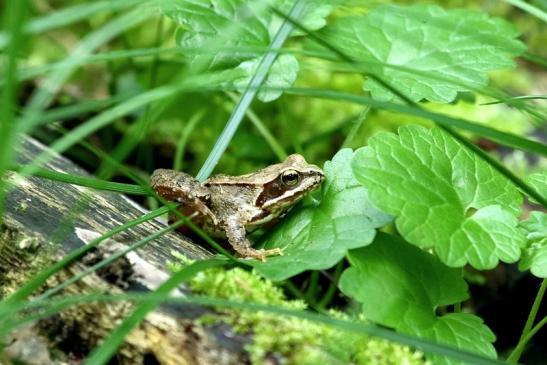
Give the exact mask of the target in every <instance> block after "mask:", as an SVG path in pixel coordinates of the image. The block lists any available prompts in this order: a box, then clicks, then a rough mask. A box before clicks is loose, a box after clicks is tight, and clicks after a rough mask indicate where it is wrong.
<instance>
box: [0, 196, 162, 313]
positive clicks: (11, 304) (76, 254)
mask: <svg viewBox="0 0 547 365" xmlns="http://www.w3.org/2000/svg"><path fill="white" fill-rule="evenodd" d="M170 209H171V206H165V207H162V208H159V209H156V210H153V211H151V212H149V213H147V214H144V215H142V216H140V217H138V218H137V219H134V220H132V221H129V222H127V223H125V224H122V225H121V226H119V227H116V228H114V229H112V230H110V231H108V232H107V233H105V234H104V235H102V236H101V237H99V238H97V239H95V240H93V241H91V242H90V243H89V244H87V245H85V246H82V247H80V248H78V249H76V250H74V251H72V252H71V253H69V254H68V255H66V256H65V257H64V258H63V259H61V260H60V261H58V262H56V263H54V264H53V265H51V266H48V267H46V268H45V269H43V270H42V271H41V272H40V273H38V274H37V275H36V276H34V277H33V278H32V279H31V280H29V281H28V282H26V283H25V284H24V285H23V286H22V287H21V288H19V289H18V290H17V291H16V292H14V293H13V294H11V295H10V296H9V297H7V298H5V299H4V300H2V301H1V302H0V321H1V320H3V319H5V318H6V317H8V316H10V315H11V314H12V313H14V312H15V311H17V309H18V308H20V307H21V302H22V301H24V300H25V299H27V298H28V297H29V296H30V295H31V294H32V293H33V292H34V291H35V290H36V289H38V288H39V287H40V286H42V285H43V284H44V283H45V282H46V280H47V279H48V278H49V277H50V276H52V275H54V274H56V273H57V272H59V271H60V270H62V269H63V268H64V267H65V266H67V265H69V264H70V263H71V262H73V261H75V260H77V259H78V258H80V257H81V256H82V255H84V254H85V253H86V252H88V251H89V250H91V249H93V248H94V247H96V246H98V245H99V244H100V243H101V242H102V241H104V240H106V239H107V238H110V237H112V236H114V235H116V234H118V233H120V232H123V231H125V230H126V229H128V228H131V227H134V226H136V225H138V224H141V223H143V222H146V221H148V220H150V219H154V218H156V217H159V216H160V215H163V214H165V213H167V212H168V211H169V210H170Z"/></svg>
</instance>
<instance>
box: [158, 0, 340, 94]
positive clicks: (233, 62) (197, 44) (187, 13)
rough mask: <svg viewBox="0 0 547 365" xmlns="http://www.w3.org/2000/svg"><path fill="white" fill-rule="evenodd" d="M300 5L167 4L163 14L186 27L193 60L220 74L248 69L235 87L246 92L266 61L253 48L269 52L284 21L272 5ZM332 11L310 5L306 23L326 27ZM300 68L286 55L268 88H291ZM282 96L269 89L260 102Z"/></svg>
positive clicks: (280, 2)
mask: <svg viewBox="0 0 547 365" xmlns="http://www.w3.org/2000/svg"><path fill="white" fill-rule="evenodd" d="M294 3H295V0H272V1H270V2H267V1H266V2H260V1H250V0H215V1H210V0H163V1H162V2H161V3H160V4H161V7H162V10H163V12H164V13H165V14H166V15H167V16H169V17H170V18H172V19H173V20H174V21H175V22H177V23H178V24H180V25H181V26H182V29H183V31H181V32H179V37H178V44H179V46H180V47H181V48H182V49H183V51H184V53H185V54H186V55H188V56H189V57H190V59H191V61H192V62H194V63H197V64H205V65H208V66H209V67H210V68H214V69H226V68H237V69H239V70H242V71H243V75H242V76H241V77H239V78H237V79H236V80H233V82H234V85H235V86H236V87H237V88H238V89H240V90H244V89H245V87H246V86H247V85H248V83H249V80H250V79H251V77H252V75H253V74H254V72H255V70H256V67H257V66H258V63H259V62H260V59H261V56H262V55H261V54H260V53H257V52H256V51H250V49H261V48H263V49H266V48H267V47H268V46H269V45H270V43H271V42H272V39H273V37H274V35H275V33H276V32H277V30H278V29H279V27H280V26H281V24H282V23H283V21H284V19H282V18H280V17H278V16H276V15H274V13H273V12H272V10H271V8H270V5H271V6H274V7H276V8H277V9H279V10H281V11H282V12H284V13H288V12H289V11H290V9H291V8H292V6H293V4H294ZM332 9H333V5H332V4H329V1H327V0H309V1H308V2H307V3H306V4H305V6H304V10H303V14H305V15H304V17H303V19H302V22H303V24H304V25H305V26H306V27H308V29H310V30H317V29H319V28H321V27H323V26H324V25H325V24H326V20H325V18H326V17H327V16H328V15H329V14H330V13H331V11H332ZM292 35H293V36H295V35H300V34H299V33H298V32H293V33H292ZM211 53H212V54H213V55H211ZM298 69H299V67H298V61H297V60H296V58H295V57H294V56H292V55H283V56H280V57H279V58H278V59H277V60H276V62H275V63H274V64H273V66H272V68H271V70H270V72H269V76H268V79H267V80H266V81H265V85H264V86H269V87H275V88H279V87H288V86H291V85H292V84H293V83H294V80H295V79H296V74H297V72H298ZM281 93H282V91H281V90H271V91H268V90H266V91H262V92H260V93H259V94H258V98H259V99H260V100H262V101H271V100H274V99H276V98H277V97H279V96H280V95H281Z"/></svg>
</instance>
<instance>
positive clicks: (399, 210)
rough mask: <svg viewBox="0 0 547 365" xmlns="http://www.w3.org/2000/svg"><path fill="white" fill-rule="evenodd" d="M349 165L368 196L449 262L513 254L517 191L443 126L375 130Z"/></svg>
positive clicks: (486, 263)
mask: <svg viewBox="0 0 547 365" xmlns="http://www.w3.org/2000/svg"><path fill="white" fill-rule="evenodd" d="M353 171H354V174H355V176H356V177H357V180H359V181H360V182H361V183H362V184H363V185H364V186H365V187H366V188H367V189H368V191H369V194H370V199H371V201H372V202H373V203H374V204H375V205H376V206H378V207H379V208H380V209H382V210H383V211H385V212H387V213H389V214H392V215H395V216H396V217H397V218H396V221H395V223H396V226H397V229H398V230H399V232H400V233H401V235H402V236H403V237H404V238H405V239H406V240H407V241H408V242H410V243H412V244H414V245H416V246H419V247H422V248H429V247H432V248H434V250H435V252H436V253H437V255H438V256H439V258H440V259H441V261H443V262H444V263H445V264H447V265H448V266H452V267H461V266H464V265H465V264H467V263H469V264H471V265H472V266H473V267H475V268H477V269H490V268H493V267H495V266H496V265H497V264H498V260H501V261H503V262H515V261H517V260H518V258H519V256H520V251H521V247H522V246H523V245H524V242H525V238H524V235H523V233H522V232H521V231H520V230H519V229H518V227H517V224H518V220H517V217H518V216H519V215H520V209H521V208H520V205H521V203H522V196H521V195H520V194H519V192H518V190H517V189H516V187H515V186H514V185H513V184H512V183H511V182H510V181H509V180H508V179H506V178H505V177H504V176H503V175H501V174H500V173H499V172H498V171H497V170H495V169H494V168H493V167H492V166H491V165H489V164H488V163H486V162H485V161H483V160H482V159H480V158H479V157H478V156H476V155H475V154H474V153H473V152H471V151H470V150H468V149H466V148H465V147H463V146H462V145H461V144H460V143H458V142H457V141H456V140H455V139H453V138H452V137H451V136H449V135H448V134H447V133H445V132H443V131H442V130H441V129H438V128H432V129H429V130H428V129H426V128H424V127H420V126H405V127H402V128H400V129H399V135H398V136H397V135H395V134H393V133H379V134H377V135H375V136H374V137H373V138H371V139H370V141H369V147H366V148H362V149H360V150H358V151H357V152H356V156H355V157H354V159H353Z"/></svg>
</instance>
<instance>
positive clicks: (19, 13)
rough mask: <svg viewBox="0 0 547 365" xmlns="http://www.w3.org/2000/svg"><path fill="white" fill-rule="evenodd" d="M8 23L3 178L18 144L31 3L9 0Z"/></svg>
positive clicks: (1, 106) (0, 113)
mask: <svg viewBox="0 0 547 365" xmlns="http://www.w3.org/2000/svg"><path fill="white" fill-rule="evenodd" d="M5 7H6V13H5V19H4V24H7V27H8V29H9V31H10V34H11V42H9V48H8V52H7V57H6V59H5V73H6V82H5V86H4V88H3V90H2V94H1V96H0V138H1V140H0V177H1V176H3V175H4V172H5V171H6V169H7V168H8V166H9V165H10V164H11V161H12V158H13V152H14V149H13V145H14V144H15V143H16V137H17V133H16V130H15V129H16V128H15V125H14V119H15V105H16V99H17V96H16V95H17V88H18V84H17V79H16V76H15V75H16V74H17V61H18V53H19V52H20V49H21V48H22V47H23V46H22V43H23V26H24V24H25V21H24V20H25V15H26V12H27V7H28V0H20V1H9V2H6V4H5ZM4 186H5V183H4V181H3V180H2V179H0V218H1V217H2V213H3V211H4V196H5V190H6V189H4Z"/></svg>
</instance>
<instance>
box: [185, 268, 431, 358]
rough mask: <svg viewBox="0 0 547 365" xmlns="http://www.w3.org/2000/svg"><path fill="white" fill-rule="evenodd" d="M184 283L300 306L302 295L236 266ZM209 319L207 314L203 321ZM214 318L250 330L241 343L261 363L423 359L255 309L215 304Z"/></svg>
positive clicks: (198, 289) (233, 296) (212, 292)
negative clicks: (289, 294)
mask: <svg viewBox="0 0 547 365" xmlns="http://www.w3.org/2000/svg"><path fill="white" fill-rule="evenodd" d="M189 285H190V288H191V289H192V291H193V292H194V293H196V294H203V295H207V296H212V297H218V298H225V299H230V300H234V301H243V302H252V303H261V304H268V305H274V306H280V307H284V308H292V309H305V308H306V304H305V303H304V302H302V301H299V300H287V299H286V298H285V295H284V294H283V292H282V291H281V289H280V288H278V287H277V286H275V285H274V284H273V283H272V282H270V281H268V280H265V279H263V278H261V277H259V276H258V275H256V274H254V273H251V272H248V271H245V270H242V269H240V268H235V269H232V270H228V271H226V270H223V269H211V270H208V271H204V272H201V273H199V274H198V275H197V276H196V277H195V278H194V279H193V280H192V281H191V282H190V283H189ZM331 315H333V316H336V317H346V315H345V314H343V313H340V312H334V311H331ZM359 320H362V319H359ZM210 321H211V317H210V316H209V317H208V318H207V322H208V323H211V322H210ZM216 321H217V322H218V321H223V322H226V323H228V324H230V325H231V326H232V327H233V329H234V331H236V332H238V333H252V334H253V336H252V338H253V341H252V343H250V344H249V345H248V346H247V347H246V350H247V351H248V353H249V355H250V358H251V361H252V363H253V364H263V363H265V358H266V357H267V356H268V355H272V354H273V355H275V356H276V357H280V358H282V359H283V360H282V362H281V363H282V364H287V365H292V364H295V365H296V364H299V365H302V364H303V365H306V364H309V365H312V364H313V365H316V364H325V365H326V364H347V363H352V364H357V365H358V364H363V365H364V364H367V365H375V364H378V365H380V364H381V365H385V364H387V365H390V364H393V365H395V364H408V365H414V364H416V365H419V364H424V360H423V356H422V354H421V353H419V352H416V351H413V350H410V349H409V348H407V347H404V346H399V345H396V344H393V343H390V342H387V341H383V340H378V339H374V338H370V337H368V336H361V335H355V334H349V333H347V332H341V331H338V330H336V329H333V328H331V327H328V326H324V325H319V324H315V323H311V322H308V321H304V320H301V319H298V318H294V317H283V316H278V315H274V314H270V313H264V312H256V311H255V312H251V311H235V310H220V311H219V312H218V314H217V316H216Z"/></svg>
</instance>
